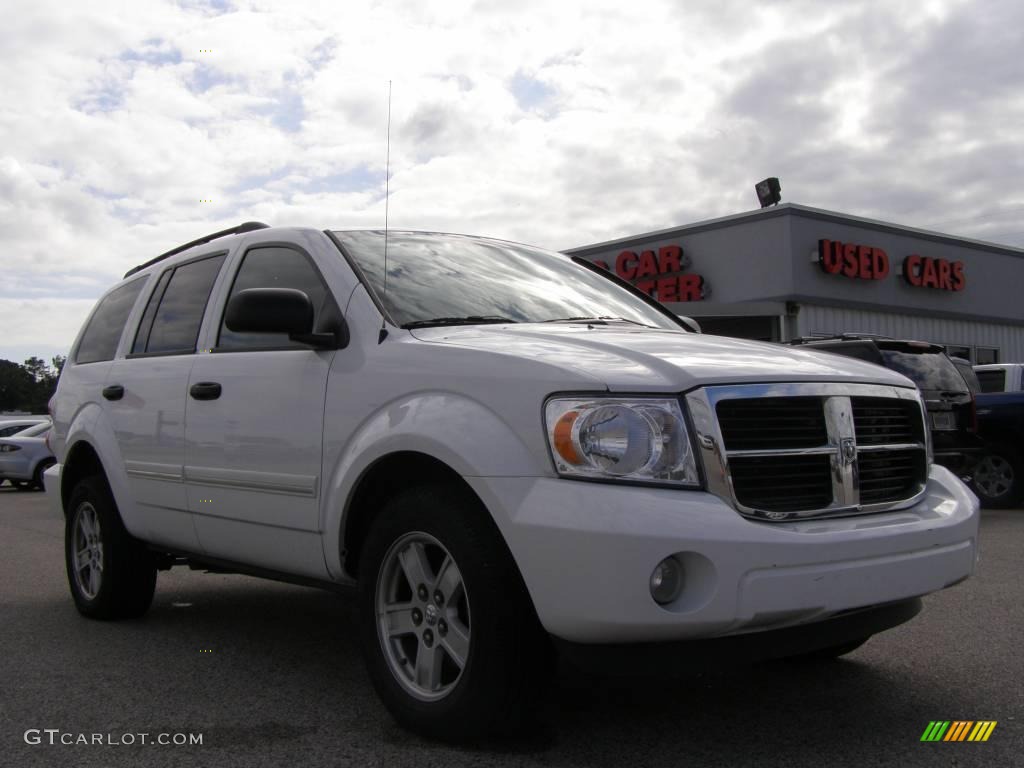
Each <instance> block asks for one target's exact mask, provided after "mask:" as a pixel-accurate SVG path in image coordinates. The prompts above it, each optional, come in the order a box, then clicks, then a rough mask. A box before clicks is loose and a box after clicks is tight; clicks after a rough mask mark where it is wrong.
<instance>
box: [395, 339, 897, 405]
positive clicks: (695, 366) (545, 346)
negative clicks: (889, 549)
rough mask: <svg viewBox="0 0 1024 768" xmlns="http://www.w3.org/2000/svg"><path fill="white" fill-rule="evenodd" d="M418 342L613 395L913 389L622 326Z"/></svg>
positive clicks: (833, 361) (808, 359)
mask: <svg viewBox="0 0 1024 768" xmlns="http://www.w3.org/2000/svg"><path fill="white" fill-rule="evenodd" d="M413 335H414V336H415V337H416V338H417V339H419V340H421V341H426V342H432V343H436V344H445V345H454V346H458V347H463V348H471V349H480V350H486V351H489V352H493V353H495V354H500V355H504V356H514V357H520V358H524V359H528V360H535V361H537V362H541V363H546V364H548V365H554V366H557V367H560V368H563V369H567V370H575V371H577V372H578V373H580V374H583V375H584V376H585V377H586V378H587V380H588V382H589V381H593V380H594V379H597V380H599V381H601V382H603V383H604V384H605V385H606V386H607V387H608V389H609V390H611V391H622V392H675V391H684V390H688V389H692V388H693V387H698V386H704V385H708V384H735V383H744V382H772V381H845V382H863V383H872V384H888V385H891V386H897V387H911V388H912V387H913V386H914V384H913V382H912V381H910V379H908V378H906V377H904V376H902V375H900V374H898V373H896V372H894V371H891V370H889V369H887V368H883V367H881V366H878V365H874V364H872V363H866V362H863V361H861V360H856V359H854V358H850V357H844V356H841V355H836V354H830V353H827V352H814V351H811V350H806V349H801V348H799V347H790V346H784V345H781V344H770V343H766V342H758V341H746V340H744V339H734V338H728V337H724V336H708V335H705V334H696V333H686V332H685V331H668V330H659V329H653V328H641V327H637V326H632V325H627V324H624V323H622V324H618V323H617V324H609V325H598V324H594V325H588V324H587V323H585V322H584V323H565V324H561V323H560V324H545V323H524V324H521V325H519V324H509V325H464V326H454V327H438V328H417V329H415V330H414V331H413ZM581 384H582V382H581Z"/></svg>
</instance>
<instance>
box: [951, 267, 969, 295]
mask: <svg viewBox="0 0 1024 768" xmlns="http://www.w3.org/2000/svg"><path fill="white" fill-rule="evenodd" d="M966 285H967V278H966V277H965V276H964V263H963V262H962V261H954V262H953V286H952V287H953V290H954V291H962V290H963V289H964V287H965V286H966Z"/></svg>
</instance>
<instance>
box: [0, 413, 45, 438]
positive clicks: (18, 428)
mask: <svg viewBox="0 0 1024 768" xmlns="http://www.w3.org/2000/svg"><path fill="white" fill-rule="evenodd" d="M49 423H50V419H49V418H48V417H46V416H19V417H13V418H5V419H0V437H10V436H11V435H16V434H18V433H19V432H22V431H24V430H26V429H28V428H29V427H34V426H36V425H37V424H49Z"/></svg>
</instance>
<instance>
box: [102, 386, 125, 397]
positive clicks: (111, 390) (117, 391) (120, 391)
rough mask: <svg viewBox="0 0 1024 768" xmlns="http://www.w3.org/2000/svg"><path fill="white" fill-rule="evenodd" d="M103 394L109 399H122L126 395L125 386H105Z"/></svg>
mask: <svg viewBox="0 0 1024 768" xmlns="http://www.w3.org/2000/svg"><path fill="white" fill-rule="evenodd" d="M103 396H104V397H105V398H107V400H120V399H121V398H122V397H124V387H122V386H121V385H120V384H111V385H110V386H109V387H104V388H103Z"/></svg>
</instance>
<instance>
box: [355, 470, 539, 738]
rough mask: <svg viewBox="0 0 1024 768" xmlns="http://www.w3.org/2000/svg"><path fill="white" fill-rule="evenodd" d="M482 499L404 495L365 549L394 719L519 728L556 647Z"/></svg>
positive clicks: (366, 648) (378, 654)
mask: <svg viewBox="0 0 1024 768" xmlns="http://www.w3.org/2000/svg"><path fill="white" fill-rule="evenodd" d="M487 515H488V513H487V511H486V510H485V509H483V508H482V507H481V505H480V503H479V501H477V500H476V499H475V498H473V497H471V495H470V494H469V493H467V492H463V491H461V490H460V489H455V488H449V487H445V486H433V487H427V488H415V489H410V490H408V491H405V492H403V493H401V494H400V495H398V496H396V497H395V498H394V499H392V500H391V501H390V502H389V503H388V504H386V506H385V508H384V509H383V510H381V513H380V516H379V517H378V519H377V520H376V521H375V523H374V525H373V527H372V529H371V531H370V533H369V535H368V537H367V540H366V543H365V545H364V547H363V550H362V553H361V555H360V568H359V582H360V584H359V588H360V597H359V605H360V620H361V626H360V639H361V642H362V646H363V653H364V655H365V656H366V660H367V665H368V668H369V671H370V675H371V678H372V679H373V683H374V686H375V688H376V689H377V693H378V694H379V695H380V697H381V699H382V700H383V701H384V704H385V705H386V706H387V708H388V710H389V711H390V712H391V714H392V715H393V716H394V717H395V719H396V720H397V721H398V722H399V723H400V724H401V725H403V726H405V727H407V728H409V729H410V730H413V731H416V732H418V733H420V734H422V735H425V736H429V737H436V738H443V739H447V740H460V739H465V738H470V737H473V736H477V735H481V734H485V733H494V732H509V731H513V730H517V729H519V728H521V727H522V726H523V725H524V724H525V723H526V722H527V720H528V714H529V713H530V712H531V710H533V709H534V708H535V706H536V702H537V698H538V695H539V692H540V690H541V687H542V686H543V684H544V683H545V682H546V679H547V678H548V677H549V675H550V671H551V670H550V666H549V665H550V661H551V654H550V650H549V648H548V647H547V637H546V635H545V634H544V632H543V630H542V629H541V627H540V624H539V622H538V621H537V618H536V615H535V614H534V611H533V607H532V605H531V603H530V601H529V597H528V595H527V594H526V589H525V587H524V585H523V583H522V580H521V578H520V576H519V573H518V571H517V570H516V568H515V564H514V563H513V562H512V558H511V555H510V554H509V552H508V550H507V549H506V547H505V544H504V542H503V541H502V540H501V537H500V534H499V533H498V531H497V530H496V529H495V528H494V525H493V523H492V522H491V520H490V519H489V517H487Z"/></svg>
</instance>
